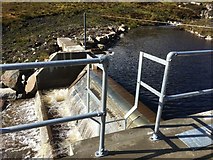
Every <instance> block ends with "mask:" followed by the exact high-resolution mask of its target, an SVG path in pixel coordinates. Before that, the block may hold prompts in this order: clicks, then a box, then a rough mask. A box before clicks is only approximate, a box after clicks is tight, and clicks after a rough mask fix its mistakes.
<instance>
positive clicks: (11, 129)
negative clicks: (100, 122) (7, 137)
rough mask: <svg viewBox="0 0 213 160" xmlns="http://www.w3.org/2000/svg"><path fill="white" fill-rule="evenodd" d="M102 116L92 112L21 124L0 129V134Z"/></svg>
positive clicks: (99, 113) (100, 113)
mask: <svg viewBox="0 0 213 160" xmlns="http://www.w3.org/2000/svg"><path fill="white" fill-rule="evenodd" d="M103 115H105V113H103V112H93V113H88V114H82V115H77V116H71V117H64V118H56V119H50V120H46V121H41V122H36V123H29V124H22V125H17V126H11V127H6V128H0V133H2V134H4V133H12V132H17V131H21V130H26V129H32V128H38V127H43V126H47V125H54V124H58V123H64V122H69V121H75V120H80V119H85V118H92V117H100V116H103Z"/></svg>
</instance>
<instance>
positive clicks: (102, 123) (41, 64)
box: [0, 56, 109, 157]
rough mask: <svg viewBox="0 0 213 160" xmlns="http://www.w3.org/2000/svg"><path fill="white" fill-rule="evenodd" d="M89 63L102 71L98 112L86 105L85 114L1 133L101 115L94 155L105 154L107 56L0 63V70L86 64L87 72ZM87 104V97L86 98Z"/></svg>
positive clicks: (1, 131)
mask: <svg viewBox="0 0 213 160" xmlns="http://www.w3.org/2000/svg"><path fill="white" fill-rule="evenodd" d="M90 64H97V65H98V66H99V68H101V69H102V71H103V75H102V94H101V100H99V103H98V104H100V105H101V106H102V107H101V111H100V112H90V111H89V106H87V107H88V113H86V114H81V115H76V116H69V117H63V118H55V119H50V120H45V121H41V122H35V123H29V124H21V125H16V126H11V127H5V128H0V133H1V134H5V133H12V132H17V131H21V130H26V129H32V128H38V127H43V126H47V125H54V124H58V123H64V122H70V121H75V120H81V119H85V118H91V119H93V117H101V121H100V122H99V124H100V134H99V137H100V141H99V149H98V151H97V152H96V153H95V155H96V157H102V156H105V155H107V153H108V152H107V150H105V147H104V142H105V122H106V100H107V76H108V65H109V60H108V56H102V57H100V58H97V57H94V58H90V59H88V58H87V59H75V60H60V61H49V62H30V63H14V64H1V65H0V70H2V71H6V70H15V69H32V68H48V67H60V66H78V65H88V72H89V65H90ZM89 76H90V75H89V73H88V76H87V82H88V83H87V85H88V86H87V93H88V94H90V95H91V94H92V92H91V90H90V89H89V85H90V81H89V78H90V77H89ZM92 95H93V94H92ZM93 97H95V95H93ZM94 99H97V98H94ZM87 104H89V98H88V103H87Z"/></svg>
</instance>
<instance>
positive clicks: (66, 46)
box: [57, 38, 85, 52]
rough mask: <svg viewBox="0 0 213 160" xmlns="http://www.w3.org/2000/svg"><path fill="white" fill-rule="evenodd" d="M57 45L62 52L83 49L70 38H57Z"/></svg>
mask: <svg viewBox="0 0 213 160" xmlns="http://www.w3.org/2000/svg"><path fill="white" fill-rule="evenodd" d="M57 44H58V46H59V47H61V48H62V51H64V52H75V51H84V50H85V49H84V48H83V47H82V46H80V45H78V44H77V43H75V42H74V41H73V40H72V39H70V38H57Z"/></svg>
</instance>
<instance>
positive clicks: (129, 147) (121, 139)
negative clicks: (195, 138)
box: [67, 111, 213, 159]
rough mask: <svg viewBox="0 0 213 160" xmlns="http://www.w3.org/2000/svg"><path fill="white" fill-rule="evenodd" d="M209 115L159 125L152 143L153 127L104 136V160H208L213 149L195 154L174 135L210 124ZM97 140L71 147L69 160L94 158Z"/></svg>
mask: <svg viewBox="0 0 213 160" xmlns="http://www.w3.org/2000/svg"><path fill="white" fill-rule="evenodd" d="M212 118H213V116H212V111H209V112H205V113H200V114H196V115H192V116H189V117H183V118H178V119H173V120H169V121H164V122H162V124H161V129H160V130H161V138H162V140H159V141H155V142H153V141H151V140H150V139H149V138H150V136H151V135H152V132H153V128H154V125H146V126H142V127H139V128H134V129H129V130H125V131H121V132H117V133H112V134H108V135H106V139H105V147H106V149H107V150H108V151H109V155H108V156H106V157H103V158H107V159H112V158H121V159H138V158H140V159H151V158H158V159H159V158H168V159H171V158H180V159H183V158H190V159H191V158H193V159H194V158H198V159H211V158H212V157H213V152H212V150H213V146H212V145H210V146H207V147H205V148H200V149H197V150H192V149H191V148H188V147H187V146H186V145H185V144H184V143H183V142H182V141H180V140H179V139H178V137H176V136H175V135H176V134H178V133H182V132H184V131H187V130H191V129H194V128H198V127H202V126H205V125H208V124H211V120H212ZM98 145H99V138H98V137H96V138H91V139H87V140H84V141H79V142H76V143H75V144H73V152H74V156H72V157H69V158H94V157H95V156H94V153H95V151H97V149H98ZM67 158H68V157H67Z"/></svg>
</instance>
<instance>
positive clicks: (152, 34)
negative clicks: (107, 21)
mask: <svg viewBox="0 0 213 160" xmlns="http://www.w3.org/2000/svg"><path fill="white" fill-rule="evenodd" d="M203 49H212V45H211V42H210V41H206V40H204V39H201V38H198V37H196V36H195V35H193V34H191V33H188V32H186V31H183V30H178V29H175V28H171V27H139V28H136V29H133V30H130V31H129V33H127V34H126V35H125V36H124V37H123V38H122V39H121V40H120V41H119V42H118V43H117V44H116V46H114V47H113V48H112V49H111V50H112V51H113V52H114V55H113V56H112V57H111V60H110V68H109V75H110V76H111V77H112V78H113V79H114V80H115V81H117V82H118V83H120V84H121V85H122V86H123V87H124V88H126V89H127V90H128V91H129V92H130V93H132V94H133V95H134V94H135V88H136V79H137V69H138V59H139V58H138V57H139V52H140V51H144V52H147V53H150V54H152V55H155V56H157V57H160V58H163V59H165V58H166V55H167V54H168V53H169V52H171V51H187V50H203ZM212 60H213V57H212V56H202V57H199V56H194V57H178V58H176V59H175V60H174V61H173V62H172V64H173V65H172V66H171V72H170V74H169V82H168V87H167V91H168V92H167V93H168V94H176V93H183V92H189V91H195V90H198V89H209V88H212ZM163 69H164V68H163V67H162V66H161V65H159V64H156V63H154V62H151V61H149V60H145V61H144V65H143V71H142V79H143V81H145V82H146V83H148V84H149V85H151V86H153V87H154V88H155V89H157V90H158V91H160V88H161V82H162V77H163ZM140 100H142V101H143V102H144V103H145V104H146V105H148V106H149V107H150V108H151V109H152V110H153V111H155V112H156V111H157V104H158V98H157V97H156V96H155V95H153V94H152V93H150V92H149V91H147V90H146V89H144V88H142V87H141V94H140ZM212 107H213V104H212V97H211V95H205V96H198V97H193V98H186V99H182V100H175V101H172V102H168V103H167V104H166V107H165V108H164V111H163V118H164V119H170V118H174V117H178V116H185V114H187V115H189V114H193V113H197V112H202V111H207V110H210V109H212Z"/></svg>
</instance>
